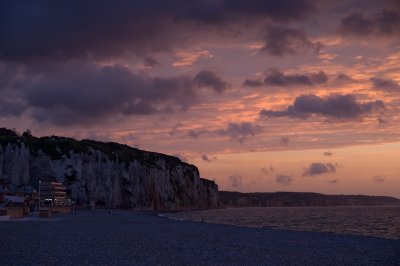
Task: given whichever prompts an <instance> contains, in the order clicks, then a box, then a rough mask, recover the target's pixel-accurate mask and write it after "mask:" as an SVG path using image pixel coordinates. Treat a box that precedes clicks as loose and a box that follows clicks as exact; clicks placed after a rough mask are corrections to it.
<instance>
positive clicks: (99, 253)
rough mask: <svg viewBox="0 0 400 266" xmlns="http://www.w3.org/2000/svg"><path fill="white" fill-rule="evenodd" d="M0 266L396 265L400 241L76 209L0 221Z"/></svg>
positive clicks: (399, 262)
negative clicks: (49, 217) (46, 217)
mask: <svg viewBox="0 0 400 266" xmlns="http://www.w3.org/2000/svg"><path fill="white" fill-rule="evenodd" d="M0 265H400V241H399V240H389V239H380V238H372V237H361V236H360V237H358V236H345V235H336V234H330V233H316V232H295V231H285V230H272V229H257V228H245V227H237V226H229V225H213V224H205V223H195V222H186V221H185V222H183V221H176V220H170V219H167V218H162V217H157V216H155V215H154V214H151V213H140V212H136V213H132V212H128V211H112V212H111V214H107V212H106V211H79V212H77V213H76V214H75V215H69V216H66V217H63V218H62V220H61V221H19V222H15V221H12V222H0Z"/></svg>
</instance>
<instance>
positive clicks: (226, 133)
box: [186, 122, 261, 143]
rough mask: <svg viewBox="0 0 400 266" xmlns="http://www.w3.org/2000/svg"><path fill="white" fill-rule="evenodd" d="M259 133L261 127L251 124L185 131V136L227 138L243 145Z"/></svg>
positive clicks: (234, 124) (243, 123)
mask: <svg viewBox="0 0 400 266" xmlns="http://www.w3.org/2000/svg"><path fill="white" fill-rule="evenodd" d="M260 132H261V127H260V126H259V125H257V124H254V123H251V122H242V123H229V124H228V125H227V126H226V127H225V128H221V129H215V130H212V131H210V130H206V129H201V128H200V129H191V130H188V131H187V134H186V135H187V136H188V137H190V138H193V139H197V138H199V137H202V136H204V135H208V136H220V137H229V138H230V139H231V140H234V141H238V142H239V143H244V142H245V141H246V140H247V139H248V138H249V137H253V136H255V135H256V134H258V133H260Z"/></svg>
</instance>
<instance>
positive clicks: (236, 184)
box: [227, 174, 243, 190]
mask: <svg viewBox="0 0 400 266" xmlns="http://www.w3.org/2000/svg"><path fill="white" fill-rule="evenodd" d="M227 179H228V181H229V182H230V185H231V187H232V188H233V189H235V190H236V189H240V188H241V187H242V186H243V182H242V180H243V177H242V176H241V175H239V174H234V175H231V176H228V177H227Z"/></svg>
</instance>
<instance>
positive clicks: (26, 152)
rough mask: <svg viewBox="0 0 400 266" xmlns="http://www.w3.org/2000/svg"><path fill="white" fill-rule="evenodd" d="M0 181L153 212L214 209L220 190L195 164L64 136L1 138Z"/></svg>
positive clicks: (80, 201)
mask: <svg viewBox="0 0 400 266" xmlns="http://www.w3.org/2000/svg"><path fill="white" fill-rule="evenodd" d="M0 144H1V145H0V180H6V181H8V183H9V184H10V185H11V186H13V188H14V189H21V188H36V187H37V184H38V180H39V179H41V180H43V181H58V182H62V183H64V184H65V185H66V186H67V192H68V193H69V194H70V198H71V199H73V200H75V201H77V202H78V203H86V202H88V201H96V202H98V203H102V204H105V205H107V206H112V207H127V208H130V207H149V208H154V209H182V208H211V207H216V206H217V204H218V187H217V185H216V184H215V183H214V182H213V181H209V180H205V179H202V178H200V176H199V171H198V169H197V168H196V167H195V166H194V165H190V164H187V163H184V162H181V161H180V160H179V159H178V158H175V157H172V156H167V155H164V154H159V153H153V152H146V151H141V150H138V149H134V148H131V147H128V146H126V145H120V144H117V143H103V142H96V141H90V140H83V141H76V140H73V139H68V138H60V137H45V138H35V137H28V138H24V137H22V138H21V137H17V136H15V137H4V136H3V137H1V138H0Z"/></svg>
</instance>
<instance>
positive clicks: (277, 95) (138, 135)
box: [0, 0, 400, 197]
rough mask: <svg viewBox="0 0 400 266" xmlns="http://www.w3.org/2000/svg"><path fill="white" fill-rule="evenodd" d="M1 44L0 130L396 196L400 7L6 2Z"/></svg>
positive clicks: (254, 183)
mask: <svg viewBox="0 0 400 266" xmlns="http://www.w3.org/2000/svg"><path fill="white" fill-rule="evenodd" d="M0 40H1V41H0V92H1V93H0V126H3V127H8V128H16V129H17V130H19V131H21V132H22V131H24V130H25V129H30V130H31V131H32V132H33V134H34V135H35V136H44V135H53V134H54V135H65V136H70V137H74V138H77V139H83V138H91V139H96V140H103V141H116V142H120V143H126V144H128V145H130V146H133V147H138V148H140V149H144V150H151V151H157V152H162V153H166V154H170V155H175V156H178V157H180V158H181V159H182V160H184V161H187V162H189V163H193V164H195V165H196V166H198V168H199V170H200V173H201V176H202V177H204V178H208V179H213V180H215V181H216V182H217V184H218V185H219V188H220V189H221V190H236V191H243V192H250V191H267V192H268V191H313V192H321V193H328V194H369V195H390V196H396V197H400V1H399V0H388V1H383V0H376V1H365V0H353V1H352V0H336V1H323V0H279V1H265V0H246V1H244V0H243V1H240V0H193V1H187V0H169V1H165V0H147V1H118V3H114V2H112V3H111V1H1V2H0Z"/></svg>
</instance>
